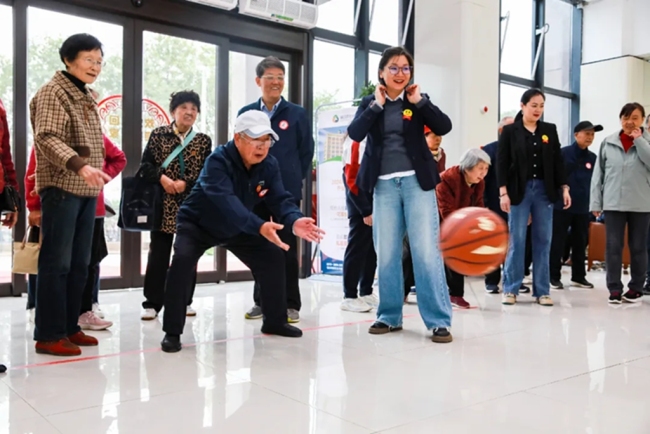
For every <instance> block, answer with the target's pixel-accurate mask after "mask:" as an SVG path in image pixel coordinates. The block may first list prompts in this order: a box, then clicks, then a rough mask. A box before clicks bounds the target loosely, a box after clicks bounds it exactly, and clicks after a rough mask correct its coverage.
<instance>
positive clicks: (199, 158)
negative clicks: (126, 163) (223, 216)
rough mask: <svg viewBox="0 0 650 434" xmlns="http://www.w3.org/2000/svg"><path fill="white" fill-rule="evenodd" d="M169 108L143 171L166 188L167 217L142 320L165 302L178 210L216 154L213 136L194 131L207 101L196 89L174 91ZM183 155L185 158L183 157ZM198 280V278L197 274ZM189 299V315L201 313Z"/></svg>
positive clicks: (152, 247)
mask: <svg viewBox="0 0 650 434" xmlns="http://www.w3.org/2000/svg"><path fill="white" fill-rule="evenodd" d="M169 111H170V113H171V114H172V117H173V118H174V121H173V122H172V124H171V125H167V126H163V127H159V128H156V129H155V130H153V131H152V132H151V135H150V136H149V141H148V143H147V146H146V147H145V149H144V153H143V154H142V163H141V166H142V170H143V172H144V175H145V177H146V178H148V179H149V180H150V181H152V182H159V183H160V184H161V185H162V187H163V189H164V193H163V221H162V225H161V227H160V230H157V231H152V232H151V233H150V237H151V242H150V244H149V257H148V260H147V271H146V273H145V277H144V297H145V301H144V302H143V303H142V308H143V309H144V310H143V312H142V316H141V318H142V319H143V320H145V321H148V320H153V319H155V318H156V317H157V316H158V313H159V312H160V310H161V309H162V308H163V305H164V302H165V281H166V280H167V269H168V268H169V261H170V258H171V251H172V243H173V241H174V234H175V233H176V214H178V210H179V209H180V207H181V204H182V203H183V201H184V200H185V199H186V198H187V196H188V195H189V193H190V191H191V190H192V188H193V187H194V184H195V183H196V180H197V179H198V177H199V174H200V173H201V170H202V169H203V164H204V163H205V160H206V159H207V158H208V156H210V153H211V152H212V140H211V139H210V137H209V136H207V135H206V134H203V133H199V132H196V131H195V130H194V123H195V122H196V118H197V116H198V114H199V113H200V112H201V99H200V98H199V95H198V94H196V93H195V92H193V91H182V92H177V93H174V94H172V96H171V101H170V103H169ZM186 138H189V139H190V141H189V143H187V144H186V145H185V146H184V148H183V151H182V152H181V153H180V154H179V156H178V157H176V158H174V159H173V160H172V161H171V162H170V163H169V165H168V166H167V167H166V168H163V163H164V162H165V160H166V159H167V157H168V156H169V155H170V154H171V153H172V152H173V151H174V149H176V148H177V147H178V146H180V145H181V144H182V143H184V141H185V139H186ZM181 157H182V158H181ZM195 283H196V276H195ZM191 304H192V300H191V299H190V300H188V302H187V315H188V316H194V315H196V312H194V310H192V307H191Z"/></svg>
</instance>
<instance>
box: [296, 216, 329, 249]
mask: <svg viewBox="0 0 650 434" xmlns="http://www.w3.org/2000/svg"><path fill="white" fill-rule="evenodd" d="M293 233H294V234H295V235H296V236H298V237H300V238H302V239H303V240H307V241H311V242H312V243H319V242H320V240H322V239H323V235H325V231H324V230H322V229H321V228H319V227H318V226H316V224H315V222H314V219H312V218H309V217H303V218H300V219H298V220H296V222H295V223H294V224H293Z"/></svg>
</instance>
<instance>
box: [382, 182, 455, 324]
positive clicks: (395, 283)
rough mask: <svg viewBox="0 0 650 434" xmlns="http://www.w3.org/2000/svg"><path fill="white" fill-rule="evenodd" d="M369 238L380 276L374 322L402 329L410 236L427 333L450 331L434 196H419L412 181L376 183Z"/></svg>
mask: <svg viewBox="0 0 650 434" xmlns="http://www.w3.org/2000/svg"><path fill="white" fill-rule="evenodd" d="M373 207H374V209H373V226H372V229H373V238H374V241H375V249H376V251H377V268H378V270H379V307H378V308H377V321H380V322H382V323H384V324H387V325H390V326H393V327H397V326H401V325H402V307H403V305H404V275H403V274H402V243H403V241H404V235H405V233H409V235H410V236H409V242H410V245H411V255H412V259H413V271H414V272H415V286H416V287H417V289H418V308H419V309H420V315H421V316H422V320H423V321H424V324H425V325H426V326H427V328H428V329H433V328H436V327H450V326H451V302H450V300H449V290H448V289H447V281H446V279H445V268H444V264H443V261H442V255H441V254H440V249H439V247H438V238H439V232H440V221H439V217H438V204H437V202H436V195H435V191H433V190H431V191H423V190H422V188H420V184H418V181H417V179H416V177H415V176H408V177H405V178H393V179H390V180H381V179H380V180H378V181H377V185H376V186H375V193H374V204H373Z"/></svg>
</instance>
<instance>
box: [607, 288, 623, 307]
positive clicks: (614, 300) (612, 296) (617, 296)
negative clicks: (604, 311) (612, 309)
mask: <svg viewBox="0 0 650 434" xmlns="http://www.w3.org/2000/svg"><path fill="white" fill-rule="evenodd" d="M622 302H623V301H622V299H621V291H611V292H610V293H609V303H610V304H621V303H622Z"/></svg>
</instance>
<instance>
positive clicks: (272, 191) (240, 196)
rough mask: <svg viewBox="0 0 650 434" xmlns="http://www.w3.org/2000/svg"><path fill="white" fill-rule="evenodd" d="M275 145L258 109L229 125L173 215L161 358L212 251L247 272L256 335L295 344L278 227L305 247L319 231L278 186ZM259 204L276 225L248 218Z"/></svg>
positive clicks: (176, 336)
mask: <svg viewBox="0 0 650 434" xmlns="http://www.w3.org/2000/svg"><path fill="white" fill-rule="evenodd" d="M277 139H278V136H277V134H276V133H275V132H274V131H273V129H272V128H271V122H270V121H269V118H268V116H266V115H265V114H264V113H262V112H261V111H258V110H251V111H248V112H246V113H243V114H242V115H240V116H239V117H238V118H237V120H236V121H235V138H234V140H232V141H230V142H228V143H227V144H225V145H224V146H220V147H218V148H217V149H215V150H214V152H213V153H212V155H210V157H209V158H208V159H207V160H206V163H205V166H204V167H203V170H202V172H201V175H200V176H199V179H198V181H197V182H196V184H195V186H194V188H193V189H192V192H191V193H190V196H189V197H188V198H187V199H186V200H185V202H183V205H182V206H181V209H180V211H179V213H178V219H177V231H176V241H175V242H174V258H173V259H172V264H171V267H170V268H169V275H168V277H167V286H166V290H165V316H164V322H163V330H164V331H165V333H166V334H165V338H164V339H163V341H162V343H161V345H162V349H163V351H165V352H169V353H173V352H177V351H180V350H181V342H180V335H181V334H182V333H183V328H184V326H185V306H186V305H187V300H188V298H189V296H190V293H191V289H192V282H193V277H192V276H193V274H192V270H194V269H195V268H196V265H197V263H198V261H199V258H200V257H201V256H202V255H203V254H204V253H205V251H206V250H208V249H209V248H211V247H213V246H222V247H225V248H226V249H228V250H230V251H231V252H232V253H233V254H234V255H235V256H237V257H238V258H239V259H240V260H241V261H242V262H243V263H244V264H245V265H246V266H247V267H248V268H250V269H251V271H252V273H253V275H254V276H255V278H256V280H257V282H258V283H259V285H260V294H261V302H262V313H263V315H264V324H263V325H262V333H267V334H275V335H280V336H287V337H300V336H302V331H301V330H300V329H298V328H296V327H293V326H291V325H289V324H287V299H286V295H285V284H284V281H285V267H284V261H285V256H284V252H283V251H286V250H288V249H289V246H288V245H287V244H285V243H283V242H282V240H281V239H280V237H279V236H278V233H277V232H278V231H279V230H281V229H282V228H283V227H284V226H288V227H290V228H291V229H292V231H293V233H294V234H295V235H296V236H298V237H300V238H303V239H305V240H307V241H314V242H318V241H320V240H321V238H322V234H323V231H322V230H321V229H319V228H318V227H316V225H314V221H313V220H312V219H310V218H307V217H304V216H303V215H302V213H301V212H300V209H299V208H298V207H297V206H296V205H295V203H294V200H293V197H292V196H291V194H289V193H287V191H286V190H285V189H284V187H283V185H282V179H281V178H280V169H279V166H278V162H277V161H276V159H275V158H274V157H273V156H271V155H268V154H269V148H270V147H271V146H273V142H274V141H275V140H277ZM262 201H264V202H265V203H266V205H267V206H268V207H269V209H270V210H271V211H272V212H273V215H274V216H277V218H278V219H279V222H278V223H276V222H272V221H271V222H265V221H264V220H262V219H261V218H259V217H258V216H257V215H255V214H254V213H253V212H252V209H253V208H254V207H255V206H256V205H258V204H259V203H260V202H262Z"/></svg>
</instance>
